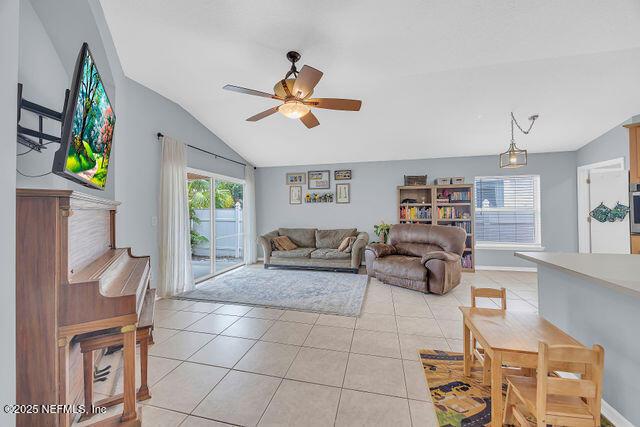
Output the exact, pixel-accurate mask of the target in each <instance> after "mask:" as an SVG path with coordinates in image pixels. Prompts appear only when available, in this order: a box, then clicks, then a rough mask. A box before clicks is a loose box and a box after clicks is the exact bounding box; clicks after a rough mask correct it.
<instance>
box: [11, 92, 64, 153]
mask: <svg viewBox="0 0 640 427" xmlns="http://www.w3.org/2000/svg"><path fill="white" fill-rule="evenodd" d="M68 100H69V89H67V90H66V91H65V94H64V106H63V110H62V112H61V113H60V112H58V111H55V110H52V109H50V108H47V107H44V106H42V105H39V104H36V103H35V102H31V101H28V100H26V99H24V98H23V97H22V83H18V123H17V127H18V136H17V142H18V143H20V144H22V145H24V146H25V147H28V148H29V149H31V150H34V151H37V152H41V150H42V149H46V148H47V146H46V144H45V143H44V142H43V141H44V140H46V141H51V142H55V143H60V141H61V137H59V136H55V135H50V134H48V133H45V132H44V131H43V121H44V119H45V118H47V119H51V120H55V121H57V122H60V127H61V128H62V125H63V124H64V123H62V122H63V120H64V117H65V115H66V109H67V101H68ZM22 110H25V111H29V112H32V113H34V114H36V115H37V116H38V130H34V129H29V128H26V127H23V126H21V125H20V118H21V116H22ZM32 138H37V139H38V140H37V141H35V140H33V139H32Z"/></svg>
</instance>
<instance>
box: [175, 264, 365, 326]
mask: <svg viewBox="0 0 640 427" xmlns="http://www.w3.org/2000/svg"><path fill="white" fill-rule="evenodd" d="M368 279H369V277H368V276H366V275H363V274H352V273H333V272H326V271H304V270H278V269H269V270H265V269H262V268H255V267H241V268H239V269H237V270H233V271H231V272H229V273H226V274H223V275H221V276H219V277H215V278H213V279H210V280H207V281H206V282H203V283H200V284H199V285H198V286H197V288H196V289H194V290H192V291H188V292H185V293H182V294H180V295H178V296H177V297H176V298H180V299H190V300H200V301H215V302H225V303H238V304H250V305H258V306H264V307H277V308H289V309H296V310H308V311H315V312H320V313H328V314H340V315H343V316H357V315H359V314H360V308H361V307H362V301H363V299H364V295H365V291H366V289H367V282H368Z"/></svg>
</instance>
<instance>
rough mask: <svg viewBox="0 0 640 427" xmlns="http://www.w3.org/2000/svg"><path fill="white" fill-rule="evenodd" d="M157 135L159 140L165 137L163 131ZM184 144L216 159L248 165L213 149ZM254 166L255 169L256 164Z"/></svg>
mask: <svg viewBox="0 0 640 427" xmlns="http://www.w3.org/2000/svg"><path fill="white" fill-rule="evenodd" d="M156 137H157V138H158V140H160V138H163V137H164V135H163V134H162V132H158V133H157V134H156ZM184 145H186V146H187V147H189V148H193V149H194V150H198V151H202V152H203V153H207V154H210V155H212V156H213V157H215V158H216V159H222V160H226V161H228V162H233V163H236V164H238V165H241V166H247V164H246V163H242V162H239V161H237V160H233V159H230V158H228V157H225V156H221V155H220V154H216V153H212V152H211V151H207V150H204V149H202V148H200V147H196V146H194V145H190V144H184ZM253 168H254V169H255V166H254V167H253Z"/></svg>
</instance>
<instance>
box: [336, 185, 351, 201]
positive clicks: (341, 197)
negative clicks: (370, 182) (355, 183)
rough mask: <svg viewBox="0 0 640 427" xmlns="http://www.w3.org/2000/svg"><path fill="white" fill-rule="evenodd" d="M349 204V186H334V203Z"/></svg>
mask: <svg viewBox="0 0 640 427" xmlns="http://www.w3.org/2000/svg"><path fill="white" fill-rule="evenodd" d="M350 202H351V184H336V203H350Z"/></svg>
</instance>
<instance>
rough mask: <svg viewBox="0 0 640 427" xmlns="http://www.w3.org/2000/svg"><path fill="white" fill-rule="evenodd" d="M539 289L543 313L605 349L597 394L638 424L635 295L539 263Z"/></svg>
mask: <svg viewBox="0 0 640 427" xmlns="http://www.w3.org/2000/svg"><path fill="white" fill-rule="evenodd" d="M603 262H604V261H603ZM538 293H539V307H540V314H541V315H542V316H544V317H545V318H546V319H547V320H549V321H550V322H551V323H553V324H554V325H556V326H558V327H559V328H560V329H562V330H563V331H565V332H566V333H568V334H569V335H571V336H572V337H574V338H575V339H577V340H578V341H580V342H581V343H582V344H584V345H586V346H592V345H594V344H600V345H601V346H602V347H603V348H604V353H605V354H604V381H603V382H604V384H603V396H602V397H603V399H604V400H605V401H606V402H607V403H608V404H609V405H611V406H612V407H613V408H614V409H616V410H617V411H618V412H619V413H620V414H621V415H622V416H624V417H625V418H626V419H627V420H628V421H629V422H630V423H633V425H636V426H638V425H640V406H638V395H639V393H640V358H638V356H637V355H638V352H640V341H638V330H637V327H636V325H638V324H639V323H640V298H639V297H638V295H637V294H635V295H630V294H629V293H627V292H623V291H621V290H619V289H615V288H613V287H608V286H605V285H603V284H602V283H601V282H600V281H599V280H596V279H588V278H585V277H584V276H580V275H577V274H573V273H571V272H567V271H565V270H563V269H562V268H557V267H552V266H547V265H543V264H540V265H539V266H538ZM622 325H627V326H626V327H624V326H622ZM631 325H633V326H631ZM614 421H615V420H614ZM619 425H620V424H619Z"/></svg>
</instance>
